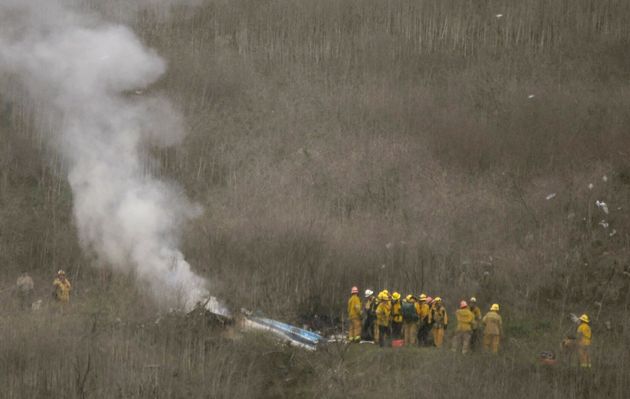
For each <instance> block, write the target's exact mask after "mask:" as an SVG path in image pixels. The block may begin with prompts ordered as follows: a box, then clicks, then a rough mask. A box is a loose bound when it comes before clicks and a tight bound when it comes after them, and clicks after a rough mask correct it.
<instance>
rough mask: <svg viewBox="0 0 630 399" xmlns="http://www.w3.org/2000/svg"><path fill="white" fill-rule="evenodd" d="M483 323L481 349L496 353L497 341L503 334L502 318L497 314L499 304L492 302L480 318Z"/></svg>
mask: <svg viewBox="0 0 630 399" xmlns="http://www.w3.org/2000/svg"><path fill="white" fill-rule="evenodd" d="M481 322H482V324H483V349H484V350H485V351H492V353H494V354H496V353H498V352H499V343H500V341H501V336H502V335H503V320H502V319H501V315H499V304H498V303H495V304H492V306H491V307H490V311H489V312H488V313H486V315H485V316H484V317H483V319H482V321H481Z"/></svg>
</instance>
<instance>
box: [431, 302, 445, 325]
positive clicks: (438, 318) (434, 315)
mask: <svg viewBox="0 0 630 399" xmlns="http://www.w3.org/2000/svg"><path fill="white" fill-rule="evenodd" d="M429 319H430V322H431V323H433V326H434V327H435V328H444V327H445V326H447V325H448V314H446V308H445V307H444V306H435V307H434V308H433V309H432V310H431V314H430V316H429Z"/></svg>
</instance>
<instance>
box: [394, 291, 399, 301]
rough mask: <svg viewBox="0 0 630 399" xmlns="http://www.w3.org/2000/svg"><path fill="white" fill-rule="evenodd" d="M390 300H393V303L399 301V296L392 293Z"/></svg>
mask: <svg viewBox="0 0 630 399" xmlns="http://www.w3.org/2000/svg"><path fill="white" fill-rule="evenodd" d="M392 299H393V300H394V301H397V300H399V299H400V294H399V293H398V292H394V293H393V294H392Z"/></svg>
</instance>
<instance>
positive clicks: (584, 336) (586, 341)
mask: <svg viewBox="0 0 630 399" xmlns="http://www.w3.org/2000/svg"><path fill="white" fill-rule="evenodd" d="M590 323H591V321H590V319H589V318H588V315H586V314H583V315H582V316H580V325H579V326H578V328H577V344H578V358H579V360H580V367H582V368H589V369H590V368H591V355H590V351H589V348H590V346H591V343H592V340H593V333H592V331H591V326H590Z"/></svg>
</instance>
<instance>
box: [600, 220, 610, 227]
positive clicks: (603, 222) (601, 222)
mask: <svg viewBox="0 0 630 399" xmlns="http://www.w3.org/2000/svg"><path fill="white" fill-rule="evenodd" d="M599 225H600V226H602V227H603V228H605V229H607V228H608V226H609V224H608V222H607V221H605V220H601V221H600V222H599Z"/></svg>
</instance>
